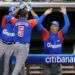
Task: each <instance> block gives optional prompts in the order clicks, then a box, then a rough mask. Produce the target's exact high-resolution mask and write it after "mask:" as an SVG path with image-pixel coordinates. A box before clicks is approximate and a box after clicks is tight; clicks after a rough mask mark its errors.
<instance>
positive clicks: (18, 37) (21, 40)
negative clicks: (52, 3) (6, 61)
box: [11, 8, 38, 75]
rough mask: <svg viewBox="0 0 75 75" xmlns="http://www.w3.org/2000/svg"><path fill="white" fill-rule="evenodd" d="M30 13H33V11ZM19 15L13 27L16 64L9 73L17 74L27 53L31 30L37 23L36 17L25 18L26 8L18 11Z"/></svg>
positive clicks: (26, 14) (26, 15)
mask: <svg viewBox="0 0 75 75" xmlns="http://www.w3.org/2000/svg"><path fill="white" fill-rule="evenodd" d="M31 13H32V14H34V12H33V11H32V12H31ZM34 15H35V14H34ZM19 16H20V17H19V19H18V21H17V22H16V25H15V27H14V32H15V37H14V41H15V44H14V48H15V51H14V52H16V65H15V68H14V70H13V72H12V74H11V75H19V72H20V71H21V69H22V67H23V65H24V64H25V61H26V59H27V56H28V53H29V47H30V39H31V31H32V29H33V28H34V27H35V26H36V25H37V21H38V20H37V19H31V20H27V18H28V10H27V9H26V8H25V9H21V10H20V11H19ZM35 16H36V15H35Z"/></svg>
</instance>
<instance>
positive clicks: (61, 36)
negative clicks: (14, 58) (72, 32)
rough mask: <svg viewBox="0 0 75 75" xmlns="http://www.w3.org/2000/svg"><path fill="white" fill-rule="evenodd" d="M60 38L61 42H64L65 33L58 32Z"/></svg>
mask: <svg viewBox="0 0 75 75" xmlns="http://www.w3.org/2000/svg"><path fill="white" fill-rule="evenodd" d="M58 37H59V39H60V40H61V42H63V41H64V33H63V31H61V30H60V31H59V32H58Z"/></svg>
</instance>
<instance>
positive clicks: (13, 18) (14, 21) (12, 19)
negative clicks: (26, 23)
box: [10, 17, 17, 25]
mask: <svg viewBox="0 0 75 75" xmlns="http://www.w3.org/2000/svg"><path fill="white" fill-rule="evenodd" d="M10 21H11V23H12V25H14V24H15V23H16V21H17V19H16V18H15V17H12V18H11V20H10Z"/></svg>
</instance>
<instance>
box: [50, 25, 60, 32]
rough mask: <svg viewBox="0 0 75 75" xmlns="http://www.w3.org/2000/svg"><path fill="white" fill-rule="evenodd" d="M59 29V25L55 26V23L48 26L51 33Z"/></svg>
mask: <svg viewBox="0 0 75 75" xmlns="http://www.w3.org/2000/svg"><path fill="white" fill-rule="evenodd" d="M58 30H59V27H58V26H55V25H51V27H50V31H51V32H53V33H57V32H58Z"/></svg>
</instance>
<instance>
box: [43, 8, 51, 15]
mask: <svg viewBox="0 0 75 75" xmlns="http://www.w3.org/2000/svg"><path fill="white" fill-rule="evenodd" d="M50 13H52V8H50V9H47V10H46V11H45V13H44V15H48V14H50Z"/></svg>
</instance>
